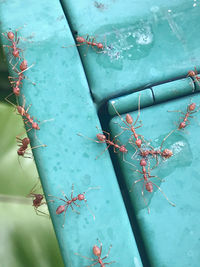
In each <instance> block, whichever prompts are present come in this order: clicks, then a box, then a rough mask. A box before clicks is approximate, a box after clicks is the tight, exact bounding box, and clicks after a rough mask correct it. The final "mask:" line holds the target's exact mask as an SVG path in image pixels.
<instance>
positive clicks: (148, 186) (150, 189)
mask: <svg viewBox="0 0 200 267" xmlns="http://www.w3.org/2000/svg"><path fill="white" fill-rule="evenodd" d="M130 164H131V163H130ZM146 165H147V162H146V160H145V159H144V158H143V159H141V161H140V166H141V167H142V171H139V170H136V171H137V172H139V173H141V174H142V175H143V178H141V179H138V180H137V181H135V182H134V183H133V186H134V185H135V184H137V183H138V182H140V181H142V180H144V182H143V187H142V197H143V199H144V203H145V205H146V206H147V203H146V199H145V197H144V185H145V189H146V191H148V192H149V193H152V192H153V185H154V186H155V187H157V188H158V190H159V191H160V192H161V193H162V194H163V195H164V197H165V198H166V200H167V201H168V202H169V204H170V205H172V206H173V207H175V206H176V205H175V204H174V203H173V202H171V201H170V200H169V199H168V198H167V196H166V195H165V193H164V192H163V191H162V189H161V188H160V187H159V186H158V185H157V184H155V183H153V182H151V181H149V178H158V179H159V180H161V181H163V180H162V179H160V178H159V177H158V176H152V175H150V171H148V172H147V171H146V168H145V166H146ZM133 186H132V187H133ZM131 191H132V190H129V192H131ZM147 209H148V213H150V209H149V207H147Z"/></svg>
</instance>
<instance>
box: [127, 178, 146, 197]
mask: <svg viewBox="0 0 200 267" xmlns="http://www.w3.org/2000/svg"><path fill="white" fill-rule="evenodd" d="M142 180H143V178H141V179H139V180H137V181H135V182H134V183H133V185H132V187H131V189H129V192H130V193H131V192H132V191H133V187H134V185H135V184H137V183H138V182H140V181H142Z"/></svg>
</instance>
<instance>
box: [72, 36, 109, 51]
mask: <svg viewBox="0 0 200 267" xmlns="http://www.w3.org/2000/svg"><path fill="white" fill-rule="evenodd" d="M76 41H77V42H78V43H80V44H77V45H78V46H80V45H84V44H87V45H88V46H91V47H97V48H98V49H104V45H103V44H102V43H98V42H95V41H96V39H95V38H94V37H90V36H89V35H87V37H86V39H85V38H84V37H82V36H77V37H76Z"/></svg>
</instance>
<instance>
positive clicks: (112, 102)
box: [111, 101, 129, 127]
mask: <svg viewBox="0 0 200 267" xmlns="http://www.w3.org/2000/svg"><path fill="white" fill-rule="evenodd" d="M114 103H115V101H111V105H112V106H113V108H114V110H115V112H116V113H117V115H118V116H119V117H120V119H121V121H122V122H123V123H125V124H126V126H128V127H129V124H128V123H127V122H126V121H125V120H124V119H123V118H122V116H121V115H120V114H119V112H118V111H117V109H116V107H115V105H114Z"/></svg>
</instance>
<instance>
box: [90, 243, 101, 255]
mask: <svg viewBox="0 0 200 267" xmlns="http://www.w3.org/2000/svg"><path fill="white" fill-rule="evenodd" d="M92 250H93V253H94V255H95V256H97V257H100V256H101V250H100V248H99V247H98V246H96V245H95V246H94V247H93V249H92Z"/></svg>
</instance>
